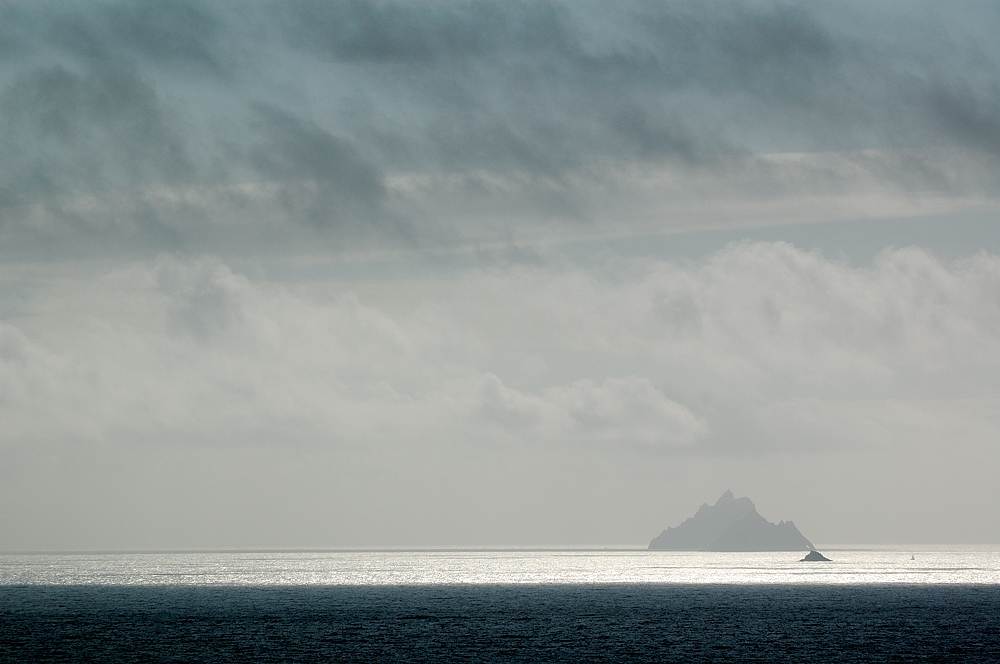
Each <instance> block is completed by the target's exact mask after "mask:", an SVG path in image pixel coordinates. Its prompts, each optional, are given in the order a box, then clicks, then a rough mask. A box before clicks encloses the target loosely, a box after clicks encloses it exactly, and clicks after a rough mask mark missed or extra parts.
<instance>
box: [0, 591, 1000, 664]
mask: <svg viewBox="0 0 1000 664" xmlns="http://www.w3.org/2000/svg"><path fill="white" fill-rule="evenodd" d="M0 661H2V662H55V661H58V662H140V661H141V662H148V661H152V662H189V661H206V662H216V661H231V662H237V661H239V662H318V661H329V662H421V661H434V662H599V661H600V662H604V661H613V662H659V661H675V662H797V663H799V662H922V661H928V662H931V661H933V662H1000V587H997V586H900V585H893V586H876V587H872V586H759V585H758V586H677V585H634V586H630V585H612V586H595V585H558V586H544V585H540V586H467V585H454V586H451V585H449V586H403V587H398V586H397V587H392V586H389V587H386V586H382V587H373V586H363V587H315V586H311V587H250V588H247V587H206V586H200V587H199V586H172V587H162V586H161V587H149V586H145V587H108V586H103V587H102V586H78V587H66V586H28V587H10V586H8V587H0Z"/></svg>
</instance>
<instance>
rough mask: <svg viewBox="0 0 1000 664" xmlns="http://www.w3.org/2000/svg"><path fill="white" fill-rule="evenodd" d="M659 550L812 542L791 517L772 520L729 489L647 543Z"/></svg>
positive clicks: (789, 547) (808, 546) (804, 547)
mask: <svg viewBox="0 0 1000 664" xmlns="http://www.w3.org/2000/svg"><path fill="white" fill-rule="evenodd" d="M649 548H650V549H655V550H660V551H810V550H813V549H814V547H813V545H812V543H811V542H810V541H809V540H807V539H806V538H805V537H803V535H802V533H800V532H799V529H798V528H796V527H795V524H794V523H792V522H791V521H781V522H779V523H771V522H770V521H768V520H767V519H765V518H764V517H762V516H761V515H760V514H758V513H757V508H756V507H754V504H753V502H752V501H751V500H750V499H749V498H746V497H744V498H736V497H734V496H733V492H732V491H728V490H727V491H726V492H725V493H724V494H722V497H720V498H719V500H717V501H716V502H715V505H712V506H709V505H708V504H707V503H706V504H703V505H702V506H701V507H699V508H698V511H697V512H696V513H695V515H694V516H693V517H691V518H690V519H687V520H686V521H684V523H682V524H681V525H679V526H677V527H676V528H667V529H666V530H664V531H663V532H662V533H660V534H659V535H658V536H656V537H654V538H653V541H652V542H650V543H649Z"/></svg>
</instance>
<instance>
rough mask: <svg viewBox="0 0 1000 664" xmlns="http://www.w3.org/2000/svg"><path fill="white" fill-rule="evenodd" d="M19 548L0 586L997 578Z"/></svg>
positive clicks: (446, 556)
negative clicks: (30, 551) (22, 550)
mask: <svg viewBox="0 0 1000 664" xmlns="http://www.w3.org/2000/svg"><path fill="white" fill-rule="evenodd" d="M824 552H825V553H826V554H827V555H828V556H829V557H830V558H832V559H833V560H832V561H831V562H813V563H808V562H800V560H799V559H800V558H801V557H802V555H803V553H804V552H803V553H795V552H791V553H790V552H767V553H703V552H684V551H645V550H640V551H620V550H618V551H607V550H565V551H560V550H544V551H515V550H509V551H507V550H505V551H495V550H490V551H476V550H473V551H465V550H463V551H333V552H258V553H253V552H249V553H248V552H239V553H236V552H232V553H216V552H213V553H197V552H192V553H109V554H104V553H102V554H23V555H21V554H18V555H11V554H8V555H2V556H0V585H8V586H10V585H115V586H117V585H255V586H256V585H288V586H297V585H350V586H364V585H432V584H600V583H672V584H815V585H826V584H887V583H905V584H1000V547H940V548H931V547H922V548H920V549H916V550H915V549H913V548H903V547H880V548H825V549H824Z"/></svg>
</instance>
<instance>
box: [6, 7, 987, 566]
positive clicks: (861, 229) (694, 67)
mask: <svg viewBox="0 0 1000 664" xmlns="http://www.w3.org/2000/svg"><path fill="white" fill-rule="evenodd" d="M997 34H1000V8H998V6H997V5H996V4H995V3H985V2H983V3H978V2H969V3H963V2H956V3H947V4H942V3H930V2H927V3H922V2H912V3H895V2H885V3H877V4H872V3H861V2H836V3H832V2H831V3H826V2H808V3H806V2H753V3H749V2H748V3H716V2H662V3H661V2H645V1H641V2H630V1H626V2H619V3H612V4H609V3H598V2H593V3H591V2H524V3H522V2H502V3H500V2H497V3H489V2H471V1H470V2H449V1H440V2H420V1H416V2H366V1H365V0H357V1H352V2H338V3H327V2H280V3H279V2H274V3H266V2H213V3H193V2H192V3H187V2H173V1H168V2H157V3H146V2H76V3H63V2H44V1H43V2H5V3H3V4H0V64H2V66H0V550H2V551H14V550H54V549H58V550H76V549H89V550H96V549H100V550H107V549H183V548H252V547H341V546H371V547H382V546H387V547H396V546H398V547H406V546H465V545H468V546H514V545H553V546H554V545H601V546H605V545H608V546H611V545H629V546H636V547H645V546H646V545H647V544H648V542H649V541H650V539H651V538H652V537H654V536H655V535H657V534H659V533H660V532H661V531H662V530H663V529H665V528H667V527H668V526H676V525H678V524H679V523H680V522H681V521H683V520H684V519H685V518H687V517H688V516H690V515H691V514H692V513H694V511H695V510H696V509H697V508H698V506H699V505H700V504H702V503H706V502H707V503H711V502H714V501H715V500H716V498H718V496H719V495H720V494H721V493H722V492H723V491H724V490H726V489H729V488H731V489H732V490H733V491H734V492H735V493H736V495H739V496H749V497H750V498H752V499H753V501H754V503H755V504H756V506H757V509H758V511H759V512H760V513H761V514H763V515H765V516H766V517H767V518H768V519H769V520H774V521H778V520H793V521H794V522H795V524H796V526H798V528H799V529H800V530H801V531H802V532H803V533H807V534H808V536H809V538H810V540H811V541H812V542H813V543H815V544H816V545H817V546H822V545H824V544H829V543H846V542H853V543H866V542H870V543H887V542H894V543H906V542H920V543H947V542H956V543H997V542H1000V482H998V481H997V478H998V477H1000V226H998V222H1000V102H998V100H1000V40H997V38H996V35H997Z"/></svg>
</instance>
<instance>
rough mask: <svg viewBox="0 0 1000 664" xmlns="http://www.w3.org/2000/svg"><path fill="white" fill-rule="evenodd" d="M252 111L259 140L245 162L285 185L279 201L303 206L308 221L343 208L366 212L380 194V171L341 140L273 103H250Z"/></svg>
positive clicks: (322, 220) (323, 220) (327, 218)
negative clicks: (287, 189)
mask: <svg viewBox="0 0 1000 664" xmlns="http://www.w3.org/2000/svg"><path fill="white" fill-rule="evenodd" d="M253 110H254V111H255V117H256V119H255V121H254V122H253V123H252V125H251V126H252V127H253V128H254V129H255V130H256V131H257V132H258V133H259V134H260V135H261V136H263V137H264V143H263V144H262V145H260V146H257V147H254V148H253V149H251V151H250V152H249V153H248V154H247V155H246V159H247V161H248V162H249V163H250V165H251V166H252V167H253V168H254V169H255V170H256V171H257V172H259V173H260V174H261V175H262V176H263V177H265V178H267V179H268V180H269V181H273V182H281V183H285V184H286V185H290V186H291V187H292V188H291V189H290V190H289V191H286V192H284V193H283V194H282V196H283V198H284V200H285V204H286V205H287V206H292V207H294V206H297V205H303V206H304V209H303V210H302V213H303V214H304V215H305V217H306V218H307V219H308V220H309V221H311V222H312V223H314V224H317V225H327V224H331V223H332V222H333V221H335V220H336V218H337V217H338V216H344V213H345V212H349V211H350V210H344V209H343V208H345V207H350V208H353V211H357V212H362V213H370V212H372V211H373V208H375V207H376V206H377V205H378V203H379V202H380V201H381V200H382V198H383V197H384V196H385V187H384V186H383V184H382V174H381V173H380V172H379V171H378V169H376V168H375V167H374V166H372V165H371V164H369V163H367V162H366V161H365V160H364V159H363V158H362V157H361V155H360V154H359V153H358V151H357V150H356V149H355V148H354V146H352V145H351V144H350V143H348V142H347V141H345V140H343V139H340V138H337V137H336V136H333V135H331V134H330V133H329V132H327V131H325V130H324V129H322V128H321V127H319V126H317V125H316V124H315V123H311V122H307V121H304V120H302V119H300V118H297V117H295V116H293V115H291V114H290V113H287V112H285V111H282V110H281V109H279V108H275V107H273V106H269V105H264V104H255V105H254V106H253ZM311 187H315V189H316V191H315V192H314V193H311V192H310V191H309V190H310V188H311Z"/></svg>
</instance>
